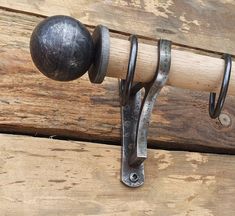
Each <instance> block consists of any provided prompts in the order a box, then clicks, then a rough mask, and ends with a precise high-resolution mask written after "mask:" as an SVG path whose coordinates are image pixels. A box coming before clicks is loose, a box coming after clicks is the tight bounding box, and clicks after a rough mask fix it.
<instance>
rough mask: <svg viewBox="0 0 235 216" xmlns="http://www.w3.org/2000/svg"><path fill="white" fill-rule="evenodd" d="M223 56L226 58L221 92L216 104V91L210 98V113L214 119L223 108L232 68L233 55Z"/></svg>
mask: <svg viewBox="0 0 235 216" xmlns="http://www.w3.org/2000/svg"><path fill="white" fill-rule="evenodd" d="M222 58H224V60H225V70H224V77H223V81H222V85H221V89H220V94H219V97H218V101H217V103H216V105H215V99H216V93H210V98H209V115H210V117H211V118H213V119H215V118H217V117H218V116H219V115H220V113H221V110H222V108H223V105H224V101H225V98H226V95H227V91H228V87H229V81H230V75H231V69H232V57H231V56H230V55H229V54H224V55H223V56H222Z"/></svg>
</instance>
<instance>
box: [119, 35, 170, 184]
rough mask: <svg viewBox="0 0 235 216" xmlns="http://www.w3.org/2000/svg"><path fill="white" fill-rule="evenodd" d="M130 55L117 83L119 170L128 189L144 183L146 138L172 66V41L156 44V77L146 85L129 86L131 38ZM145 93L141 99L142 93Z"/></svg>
mask: <svg viewBox="0 0 235 216" xmlns="http://www.w3.org/2000/svg"><path fill="white" fill-rule="evenodd" d="M130 39H131V52H130V59H129V65H128V72H127V78H126V80H121V82H120V93H121V97H122V98H121V99H122V107H121V115H122V169H121V181H122V182H123V183H124V184H125V185H127V186H129V187H139V186H141V185H142V184H143V183H144V163H143V162H144V160H145V159H146V158H147V134H148V126H149V121H150V117H151V113H152V110H153V106H154V104H155V101H156V99H157V96H158V95H159V93H160V91H161V89H162V87H163V86H164V85H165V83H166V81H167V78H168V74H169V71H170V65H171V41H168V40H159V43H158V67H157V70H156V75H155V77H154V78H153V80H152V81H151V82H150V83H148V84H142V83H135V84H133V85H132V82H133V78H134V71H135V65H136V59H137V53H138V42H137V38H136V37H135V36H131V37H130ZM142 88H144V89H145V93H144V97H143V99H142V95H141V89H142Z"/></svg>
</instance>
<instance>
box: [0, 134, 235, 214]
mask: <svg viewBox="0 0 235 216" xmlns="http://www.w3.org/2000/svg"><path fill="white" fill-rule="evenodd" d="M0 140H1V142H0V214H1V215H2V216H13V215H14V216H15V215H31V216H34V215H57V216H64V215H66V216H72V215H120V216H121V215H141V216H142V215H164V216H172V215H175V216H196V215H197V216H198V215H203V216H217V215H218V216H219V215H223V216H232V215H234V214H235V207H234V202H235V196H234V193H235V157H234V156H228V155H226V156H225V155H210V154H200V153H189V152H174V151H171V152H169V151H162V150H161V151H160V150H149V155H148V159H147V161H146V162H145V172H146V181H145V184H144V186H142V187H141V188H138V189H130V188H127V187H126V186H124V185H123V184H122V183H121V182H120V181H119V179H120V176H119V173H120V155H121V154H120V147H115V146H108V145H103V144H94V143H93V144H89V143H82V142H72V141H59V140H52V139H42V138H31V137H24V136H12V135H2V134H1V135H0Z"/></svg>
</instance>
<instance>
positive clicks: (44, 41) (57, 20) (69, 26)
mask: <svg viewBox="0 0 235 216" xmlns="http://www.w3.org/2000/svg"><path fill="white" fill-rule="evenodd" d="M30 53H31V56H32V59H33V62H34V64H35V65H36V67H37V68H38V69H39V70H40V71H41V72H42V73H43V74H44V75H46V76H47V77H49V78H51V79H54V80H59V81H70V80H74V79H76V78H78V77H80V76H82V75H83V74H84V73H85V72H86V71H87V70H88V69H89V67H90V66H91V64H92V62H93V56H94V44H93V40H92V37H91V35H90V33H89V31H88V30H87V29H86V27H85V26H84V25H83V24H82V23H80V22H79V21H78V20H76V19H73V18H71V17H68V16H53V17H49V18H47V19H45V20H43V21H42V22H41V23H39V24H38V25H37V27H36V28H35V29H34V31H33V33H32V36H31V40H30Z"/></svg>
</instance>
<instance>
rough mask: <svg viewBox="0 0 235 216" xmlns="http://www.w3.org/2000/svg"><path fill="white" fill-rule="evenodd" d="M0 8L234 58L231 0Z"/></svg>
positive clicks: (2, 2)
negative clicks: (59, 17) (68, 18)
mask: <svg viewBox="0 0 235 216" xmlns="http://www.w3.org/2000/svg"><path fill="white" fill-rule="evenodd" d="M0 6H1V7H3V8H9V9H11V10H12V9H14V10H18V11H25V12H27V13H34V14H39V15H45V16H51V15H58V14H65V15H70V16H73V17H76V18H78V19H80V20H81V21H82V22H84V23H86V24H88V25H92V26H94V25H98V24H103V25H107V26H108V27H109V28H110V29H113V30H116V31H120V32H125V33H134V34H138V35H142V36H144V37H149V38H155V39H159V38H167V39H170V40H173V41H174V42H175V43H179V44H182V45H187V46H191V47H197V48H202V49H207V50H212V51H216V52H228V53H231V54H234V55H235V49H234V47H235V28H233V26H234V22H235V12H234V11H235V2H234V1H233V0H217V1H214V0H198V1H195V0H166V1H162V0H157V1H153V0H145V1H143V0H130V1H127V0H126V1H124V0H115V1H110V0H89V1H87V0H80V1H77V0H70V1H63V0H43V1H42V0H31V1H28V0H17V1H15V0H0Z"/></svg>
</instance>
